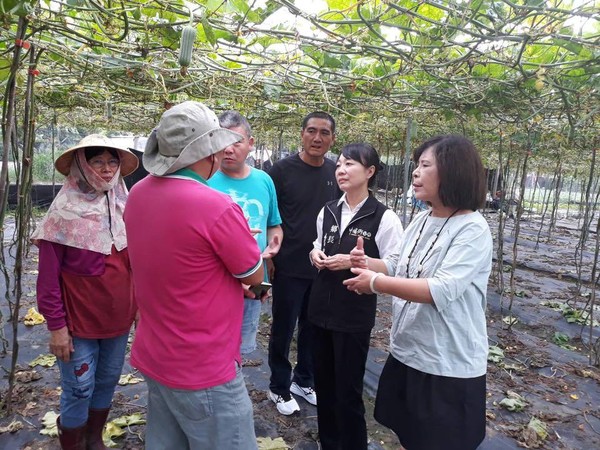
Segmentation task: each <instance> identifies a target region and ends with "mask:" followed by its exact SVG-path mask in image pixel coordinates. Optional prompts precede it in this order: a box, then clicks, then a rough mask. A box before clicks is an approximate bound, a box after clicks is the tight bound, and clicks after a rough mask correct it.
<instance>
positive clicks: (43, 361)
mask: <svg viewBox="0 0 600 450" xmlns="http://www.w3.org/2000/svg"><path fill="white" fill-rule="evenodd" d="M54 364H56V356H54V355H52V354H50V353H47V354H45V355H40V356H38V357H37V358H35V359H34V360H33V361H31V362H30V363H29V367H35V366H43V367H52V366H53V365H54Z"/></svg>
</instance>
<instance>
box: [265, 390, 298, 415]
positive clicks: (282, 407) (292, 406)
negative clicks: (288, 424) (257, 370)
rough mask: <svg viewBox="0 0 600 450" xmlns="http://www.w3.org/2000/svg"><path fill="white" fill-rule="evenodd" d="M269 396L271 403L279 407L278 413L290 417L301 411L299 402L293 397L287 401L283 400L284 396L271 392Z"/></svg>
mask: <svg viewBox="0 0 600 450" xmlns="http://www.w3.org/2000/svg"><path fill="white" fill-rule="evenodd" d="M268 396H269V398H270V399H271V401H272V402H273V403H275V405H277V411H279V412H280V413H281V414H283V415H284V416H289V415H290V414H294V413H295V412H296V411H300V407H299V406H298V402H297V401H296V399H295V398H294V397H292V396H291V395H290V398H289V399H288V400H286V399H285V398H283V396H281V395H278V394H275V393H274V392H271V391H269V394H268Z"/></svg>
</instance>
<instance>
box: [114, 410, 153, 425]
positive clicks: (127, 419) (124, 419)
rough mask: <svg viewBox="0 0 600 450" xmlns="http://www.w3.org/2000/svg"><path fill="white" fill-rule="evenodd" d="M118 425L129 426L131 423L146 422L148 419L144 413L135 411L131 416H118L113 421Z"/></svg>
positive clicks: (139, 423)
mask: <svg viewBox="0 0 600 450" xmlns="http://www.w3.org/2000/svg"><path fill="white" fill-rule="evenodd" d="M112 422H113V423H114V424H115V425H117V426H118V427H121V428H123V427H129V426H131V425H143V424H145V423H146V419H145V418H144V416H143V415H142V413H135V414H131V415H129V416H121V417H117V418H116V419H114V420H113V421H112Z"/></svg>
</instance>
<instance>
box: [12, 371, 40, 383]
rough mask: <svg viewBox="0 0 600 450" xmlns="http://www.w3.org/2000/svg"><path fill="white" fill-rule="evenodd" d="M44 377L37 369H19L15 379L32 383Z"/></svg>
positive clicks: (19, 381)
mask: <svg viewBox="0 0 600 450" xmlns="http://www.w3.org/2000/svg"><path fill="white" fill-rule="evenodd" d="M40 378H42V375H41V374H39V373H37V372H36V371H35V370H19V371H18V372H16V373H15V381H16V382H17V383H31V382H32V381H37V380H39V379H40Z"/></svg>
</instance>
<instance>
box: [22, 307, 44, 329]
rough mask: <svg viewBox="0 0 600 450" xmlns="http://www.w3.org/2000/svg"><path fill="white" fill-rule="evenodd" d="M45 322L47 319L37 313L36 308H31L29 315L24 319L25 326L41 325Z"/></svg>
mask: <svg viewBox="0 0 600 450" xmlns="http://www.w3.org/2000/svg"><path fill="white" fill-rule="evenodd" d="M45 322H46V319H44V316H42V315H41V314H40V313H39V312H37V309H35V308H34V307H31V308H29V310H28V311H27V314H25V317H23V323H24V324H25V325H30V326H33V325H41V324H42V323H45Z"/></svg>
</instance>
